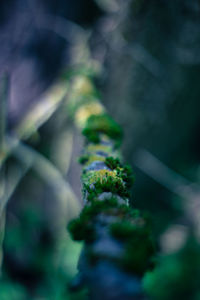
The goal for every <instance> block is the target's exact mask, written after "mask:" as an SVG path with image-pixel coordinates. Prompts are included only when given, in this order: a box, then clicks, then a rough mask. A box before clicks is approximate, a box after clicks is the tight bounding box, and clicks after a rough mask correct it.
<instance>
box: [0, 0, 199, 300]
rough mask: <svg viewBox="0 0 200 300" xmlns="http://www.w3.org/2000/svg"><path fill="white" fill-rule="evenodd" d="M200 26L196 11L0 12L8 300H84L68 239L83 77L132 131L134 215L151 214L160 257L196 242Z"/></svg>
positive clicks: (62, 6) (195, 0) (91, 6)
mask: <svg viewBox="0 0 200 300" xmlns="http://www.w3.org/2000/svg"><path fill="white" fill-rule="evenodd" d="M199 16H200V2H199V0H192V1H190V0H182V1H180V0H173V1H169V0H157V1H155V0H126V1H123V0H96V1H95V0H73V1H70V0H57V1H54V0H46V1H45V0H2V1H1V3H0V42H1V47H0V86H1V87H0V97H1V101H0V103H1V104H0V105H1V107H0V118H1V119H0V121H1V122H0V123H1V126H0V131H1V142H2V141H3V140H5V143H6V145H7V146H6V153H7V154H6V156H5V149H4V148H3V147H1V151H0V154H1V191H0V196H1V203H3V204H7V205H6V212H5V209H4V205H1V212H0V213H1V240H2V239H3V236H4V243H3V252H2V250H1V253H4V259H3V265H2V285H1V289H0V299H2V300H4V299H5V300H15V299H16V300H18V299H19V300H22V299H38V300H39V299H40V300H41V299H52V300H55V299H56V300H57V299H58V300H63V299H86V296H85V292H84V291H83V292H81V293H79V294H72V293H70V291H69V288H68V286H69V282H70V280H71V279H72V278H73V276H74V275H75V274H76V263H77V260H78V256H79V253H80V248H81V245H80V244H78V243H74V242H72V241H71V239H70V238H69V236H68V233H67V231H66V224H67V223H68V221H69V220H71V218H73V217H75V216H77V215H78V213H79V212H80V209H81V207H82V200H81V182H80V174H81V168H80V166H79V165H78V163H77V156H78V155H80V153H81V149H82V147H83V139H82V137H81V134H80V133H79V132H78V131H77V130H76V128H75V127H74V125H73V121H72V120H71V118H70V114H69V112H68V110H67V100H68V95H67V90H68V78H69V77H70V74H72V73H73V71H74V70H79V71H80V72H86V73H88V74H89V75H93V76H94V78H95V82H96V85H97V87H98V89H99V91H100V92H101V95H102V99H101V101H102V102H103V104H104V105H105V107H106V109H107V110H108V112H109V114H110V115H111V116H112V117H113V118H114V119H115V120H116V121H117V122H118V123H119V124H120V125H121V126H122V128H123V131H124V142H123V147H122V153H123V157H124V160H125V161H126V162H128V163H129V164H130V165H131V166H132V167H133V170H134V174H135V179H136V180H135V184H134V187H133V191H132V199H131V205H133V206H134V207H137V208H141V209H143V210H146V211H148V212H150V214H151V216H152V222H153V232H154V236H155V239H156V241H157V244H158V249H159V251H160V252H161V253H163V254H166V255H168V254H172V253H175V252H176V251H178V250H180V249H182V247H183V245H184V243H185V241H186V240H187V238H188V236H189V235H190V234H191V232H192V233H194V234H195V235H196V236H198V237H199V233H200V187H199V181H200V164H199V162H200V118H199V117H200V101H199V95H200V84H199V74H200V55H199V53H200V35H199V32H200V18H199ZM2 132H3V134H2ZM2 143H3V142H2ZM5 157H6V158H5ZM5 215H6V225H5V224H4V219H5ZM4 225H5V226H4ZM4 229H5V232H4ZM156 299H165V298H164V297H163V298H162V297H160V298H156ZM166 299H178V298H173V297H172V298H166ZM186 299H193V298H186ZM194 299H197V298H194ZM198 299H199V298H198Z"/></svg>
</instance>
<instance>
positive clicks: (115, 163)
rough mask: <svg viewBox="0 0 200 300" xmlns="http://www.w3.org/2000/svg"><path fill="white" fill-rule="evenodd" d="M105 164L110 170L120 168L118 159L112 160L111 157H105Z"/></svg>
mask: <svg viewBox="0 0 200 300" xmlns="http://www.w3.org/2000/svg"><path fill="white" fill-rule="evenodd" d="M105 163H106V165H107V166H108V168H110V169H111V170H114V169H117V168H118V167H121V163H120V160H119V158H114V157H112V156H109V157H106V160H105Z"/></svg>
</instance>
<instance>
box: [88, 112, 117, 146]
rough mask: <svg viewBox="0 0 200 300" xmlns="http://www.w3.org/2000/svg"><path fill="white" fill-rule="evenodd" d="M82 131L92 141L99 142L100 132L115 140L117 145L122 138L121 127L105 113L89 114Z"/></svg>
mask: <svg viewBox="0 0 200 300" xmlns="http://www.w3.org/2000/svg"><path fill="white" fill-rule="evenodd" d="M82 133H83V135H85V136H86V138H87V139H88V140H89V141H91V142H93V143H98V142H100V136H99V134H100V133H104V134H106V135H107V136H109V137H110V138H111V139H113V140H115V142H116V145H117V146H119V144H120V142H121V139H122V130H121V127H120V126H119V125H118V124H117V123H116V122H115V121H114V120H113V119H112V118H111V117H110V116H109V115H107V114H101V115H91V116H90V117H89V118H88V120H87V123H86V126H85V128H84V129H83V131H82Z"/></svg>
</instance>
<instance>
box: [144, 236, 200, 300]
mask: <svg viewBox="0 0 200 300" xmlns="http://www.w3.org/2000/svg"><path fill="white" fill-rule="evenodd" d="M199 278H200V246H199V244H198V243H197V242H196V241H195V240H194V239H190V240H188V241H187V243H186V244H185V245H184V246H183V248H182V249H181V250H179V251H177V252H176V253H173V254H171V255H167V256H164V257H160V259H159V262H158V265H157V268H156V269H155V271H153V272H152V273H150V272H149V273H147V274H146V275H145V278H144V288H145V290H146V292H147V293H148V294H149V296H150V297H151V299H155V300H161V299H162V300H175V299H191V300H197V299H199V297H200V285H199V283H200V279H199Z"/></svg>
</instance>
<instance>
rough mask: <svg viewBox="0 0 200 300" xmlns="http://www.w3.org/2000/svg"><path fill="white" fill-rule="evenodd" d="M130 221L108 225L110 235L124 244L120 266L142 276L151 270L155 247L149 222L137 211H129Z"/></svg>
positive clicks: (125, 220)
mask: <svg viewBox="0 0 200 300" xmlns="http://www.w3.org/2000/svg"><path fill="white" fill-rule="evenodd" d="M128 213H129V214H130V213H131V215H132V218H131V219H129V220H128V219H126V218H125V219H124V220H121V221H120V222H116V223H113V224H111V225H110V232H111V235H112V236H113V237H114V238H116V239H118V240H120V241H122V242H124V243H125V251H124V255H123V256H122V258H121V259H120V264H121V265H122V266H123V267H124V268H125V269H126V270H127V271H130V272H134V273H136V274H138V275H143V274H144V272H146V271H147V270H148V269H150V268H152V266H153V263H152V261H153V260H152V258H153V256H154V254H155V246H154V243H153V240H152V237H151V228H150V226H149V220H148V219H146V218H144V217H143V216H142V214H141V213H140V212H139V211H138V210H130V211H129V212H128Z"/></svg>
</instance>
